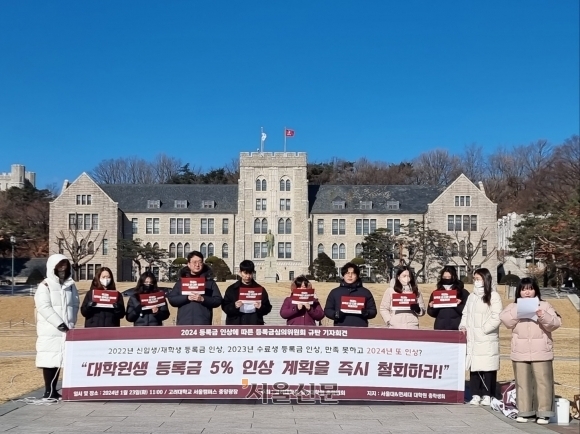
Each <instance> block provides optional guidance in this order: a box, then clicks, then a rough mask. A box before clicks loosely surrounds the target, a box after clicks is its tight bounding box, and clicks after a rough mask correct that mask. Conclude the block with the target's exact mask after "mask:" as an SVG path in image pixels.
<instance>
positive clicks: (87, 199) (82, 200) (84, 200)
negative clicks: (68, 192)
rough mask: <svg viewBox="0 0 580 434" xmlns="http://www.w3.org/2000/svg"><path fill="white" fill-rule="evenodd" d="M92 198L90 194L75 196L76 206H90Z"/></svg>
mask: <svg viewBox="0 0 580 434" xmlns="http://www.w3.org/2000/svg"><path fill="white" fill-rule="evenodd" d="M92 203H93V196H92V195H91V194H77V205H92Z"/></svg>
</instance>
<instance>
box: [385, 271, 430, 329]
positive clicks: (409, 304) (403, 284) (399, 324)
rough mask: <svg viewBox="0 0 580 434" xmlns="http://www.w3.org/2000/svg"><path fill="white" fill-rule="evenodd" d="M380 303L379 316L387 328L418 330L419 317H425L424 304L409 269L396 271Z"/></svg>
mask: <svg viewBox="0 0 580 434" xmlns="http://www.w3.org/2000/svg"><path fill="white" fill-rule="evenodd" d="M391 285H392V286H390V287H389V288H387V290H386V291H385V294H384V295H383V300H382V301H381V316H382V317H383V320H384V321H385V324H386V325H387V327H388V328H393V329H418V328H419V317H420V316H423V315H425V302H424V301H423V296H422V295H421V292H419V288H418V287H417V284H416V283H415V277H414V276H413V272H412V271H411V269H410V268H409V267H401V268H399V269H398V270H397V276H396V278H395V279H392V280H391Z"/></svg>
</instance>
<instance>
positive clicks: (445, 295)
mask: <svg viewBox="0 0 580 434" xmlns="http://www.w3.org/2000/svg"><path fill="white" fill-rule="evenodd" d="M467 297H469V292H468V291H467V290H466V289H465V288H464V287H463V282H462V281H461V280H459V279H458V278H457V271H456V270H455V267H454V266H453V265H446V266H445V267H443V269H442V270H441V274H440V278H439V281H438V282H437V289H436V290H435V291H433V292H432V293H431V297H429V307H428V308H427V314H429V316H431V317H433V318H435V326H434V327H433V328H434V329H435V330H459V324H460V323H461V315H462V314H463V308H464V307H465V303H466V302H467Z"/></svg>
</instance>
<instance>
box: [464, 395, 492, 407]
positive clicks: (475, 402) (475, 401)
mask: <svg viewBox="0 0 580 434" xmlns="http://www.w3.org/2000/svg"><path fill="white" fill-rule="evenodd" d="M480 402H481V397H480V396H479V395H473V396H472V397H471V401H469V404H470V405H479V403H480ZM488 405H489V404H488Z"/></svg>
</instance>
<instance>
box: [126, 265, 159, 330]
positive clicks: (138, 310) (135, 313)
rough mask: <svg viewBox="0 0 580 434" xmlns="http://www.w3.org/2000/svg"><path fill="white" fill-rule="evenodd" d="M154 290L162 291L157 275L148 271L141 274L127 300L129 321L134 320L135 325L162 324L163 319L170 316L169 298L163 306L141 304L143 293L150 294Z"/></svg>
mask: <svg viewBox="0 0 580 434" xmlns="http://www.w3.org/2000/svg"><path fill="white" fill-rule="evenodd" d="M152 292H162V291H161V290H160V289H159V288H158V287H157V278H156V277H155V275H154V274H153V273H152V272H150V271H146V272H145V273H143V274H141V276H140V277H139V280H138V281H137V286H136V287H135V293H134V294H133V295H131V297H129V301H128V302H127V315H126V318H127V321H129V322H132V323H133V325H135V326H162V325H163V321H165V320H166V319H167V318H169V308H168V307H167V300H165V303H164V304H163V305H162V306H159V307H153V308H151V309H143V306H142V305H141V298H140V297H139V296H140V295H141V294H150V293H152Z"/></svg>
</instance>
